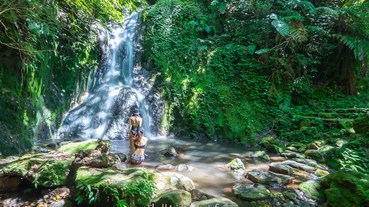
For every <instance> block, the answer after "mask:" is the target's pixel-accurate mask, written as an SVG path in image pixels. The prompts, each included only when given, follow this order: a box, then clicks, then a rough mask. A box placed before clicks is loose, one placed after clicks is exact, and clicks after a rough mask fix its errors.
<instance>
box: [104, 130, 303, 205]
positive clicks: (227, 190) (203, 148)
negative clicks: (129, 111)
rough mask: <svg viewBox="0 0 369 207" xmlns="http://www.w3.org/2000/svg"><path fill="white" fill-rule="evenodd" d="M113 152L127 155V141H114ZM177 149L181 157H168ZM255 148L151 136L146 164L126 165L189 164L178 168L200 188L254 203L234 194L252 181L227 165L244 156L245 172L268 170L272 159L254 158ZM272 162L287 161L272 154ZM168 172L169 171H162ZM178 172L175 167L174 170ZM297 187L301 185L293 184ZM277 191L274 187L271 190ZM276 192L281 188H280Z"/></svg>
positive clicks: (214, 194) (152, 166) (234, 199)
mask: <svg viewBox="0 0 369 207" xmlns="http://www.w3.org/2000/svg"><path fill="white" fill-rule="evenodd" d="M111 143H112V146H111V151H112V152H113V153H123V154H127V153H128V151H129V149H128V144H129V142H128V141H127V140H111ZM171 147H173V148H175V149H176V150H177V152H178V156H177V157H166V156H164V155H163V153H164V152H165V151H166V150H168V149H170V148H171ZM254 151H255V150H254V149H246V148H245V147H244V146H242V145H235V144H217V143H203V142H196V141H194V140H183V139H174V138H163V137H154V138H150V139H149V142H148V145H147V148H146V151H145V152H146V154H147V155H148V156H147V158H146V160H145V161H144V163H142V164H141V165H139V166H135V165H127V164H125V163H123V165H125V167H145V168H147V169H156V167H157V166H159V165H166V164H171V165H173V166H177V165H179V164H185V165H189V166H191V170H184V171H176V172H177V173H180V174H182V175H185V176H187V177H189V178H190V179H191V180H192V181H193V182H194V184H195V187H196V189H198V190H200V191H201V192H204V193H206V194H209V195H212V196H215V197H227V198H229V199H231V200H233V201H234V202H236V203H237V204H238V205H239V206H250V204H249V203H248V202H244V201H241V200H239V199H237V198H235V197H234V196H233V193H232V187H233V186H234V185H235V184H237V183H252V182H251V181H250V180H248V179H246V178H245V177H244V172H241V173H239V174H237V173H236V172H232V171H230V170H229V169H228V168H227V167H226V166H225V165H226V164H227V163H229V162H230V161H232V160H233V159H235V158H240V159H241V160H242V161H243V162H244V164H245V167H246V169H245V171H246V172H248V171H251V170H253V169H260V170H266V171H267V170H268V168H269V167H268V164H269V162H257V161H254V160H252V159H251V158H250V155H251V154H252V152H254ZM269 156H270V158H271V161H282V160H285V158H283V157H279V156H277V155H271V154H269ZM161 171H165V170H161ZM171 171H175V170H171ZM289 187H292V188H296V187H297V186H289ZM271 191H272V192H273V191H274V190H273V189H272V190H271ZM275 191H279V190H278V188H276V190H275Z"/></svg>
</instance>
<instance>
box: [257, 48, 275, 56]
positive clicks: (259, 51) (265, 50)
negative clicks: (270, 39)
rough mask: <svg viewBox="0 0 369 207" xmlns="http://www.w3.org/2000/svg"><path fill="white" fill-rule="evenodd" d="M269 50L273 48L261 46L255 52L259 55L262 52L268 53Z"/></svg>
mask: <svg viewBox="0 0 369 207" xmlns="http://www.w3.org/2000/svg"><path fill="white" fill-rule="evenodd" d="M270 51H273V49H272V48H263V49H260V50H258V51H256V52H255V54H258V55H261V54H264V53H268V52H270Z"/></svg>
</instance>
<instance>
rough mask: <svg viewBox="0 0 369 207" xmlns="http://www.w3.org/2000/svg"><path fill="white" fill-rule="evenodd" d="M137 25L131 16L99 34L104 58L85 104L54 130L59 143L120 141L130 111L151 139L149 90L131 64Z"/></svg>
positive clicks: (152, 125)
mask: <svg viewBox="0 0 369 207" xmlns="http://www.w3.org/2000/svg"><path fill="white" fill-rule="evenodd" d="M138 22H139V16H138V14H137V13H133V14H132V15H130V16H128V17H126V18H125V21H124V23H123V25H111V26H110V30H109V31H105V32H104V33H101V34H100V40H102V39H103V40H102V41H103V42H105V45H104V47H103V48H104V49H103V50H104V51H102V52H103V54H105V55H103V57H105V58H103V60H101V61H102V62H101V63H102V64H100V67H99V69H98V71H96V72H95V73H94V77H93V80H92V81H91V83H90V89H89V94H88V96H87V98H86V99H85V101H84V102H83V103H81V104H79V105H78V106H76V107H75V108H73V109H72V110H71V111H70V112H68V113H67V114H66V116H65V118H64V120H63V123H62V126H61V127H60V129H59V130H58V135H59V137H60V138H61V139H76V138H80V139H90V138H109V139H122V138H124V137H126V135H127V130H128V124H127V120H128V117H129V115H130V114H131V110H132V108H134V107H139V110H140V113H141V116H142V118H143V128H144V131H145V136H152V133H151V130H152V129H154V128H155V126H154V125H155V124H154V121H153V118H152V115H151V114H152V113H153V112H151V113H150V108H152V107H151V106H150V104H148V103H147V101H146V99H147V97H148V96H150V91H152V90H151V86H150V87H142V86H148V85H149V84H143V83H142V80H143V79H144V77H143V75H142V72H140V71H142V68H141V67H140V65H139V64H137V61H136V60H135V52H136V50H135V47H136V46H137V45H138V44H139V43H138V41H137V39H138V38H137V37H138ZM140 81H141V82H140Z"/></svg>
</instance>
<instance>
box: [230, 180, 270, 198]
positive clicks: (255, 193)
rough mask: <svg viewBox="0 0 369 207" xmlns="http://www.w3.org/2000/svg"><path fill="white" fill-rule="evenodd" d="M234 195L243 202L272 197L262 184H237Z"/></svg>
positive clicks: (234, 187)
mask: <svg viewBox="0 0 369 207" xmlns="http://www.w3.org/2000/svg"><path fill="white" fill-rule="evenodd" d="M232 190H233V194H234V195H235V196H236V197H238V198H240V199H243V200H247V201H256V200H264V199H267V198H269V197H270V195H271V194H270V191H269V190H268V189H267V188H266V187H265V186H263V185H261V184H246V183H245V184H236V185H235V186H233V189H232Z"/></svg>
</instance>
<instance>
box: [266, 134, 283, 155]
mask: <svg viewBox="0 0 369 207" xmlns="http://www.w3.org/2000/svg"><path fill="white" fill-rule="evenodd" d="M260 144H261V145H262V146H263V147H265V148H266V149H267V150H268V151H269V152H274V153H282V152H283V151H284V149H285V147H284V146H283V144H282V142H281V141H279V140H278V139H277V138H274V137H264V138H262V139H261V141H260Z"/></svg>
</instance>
